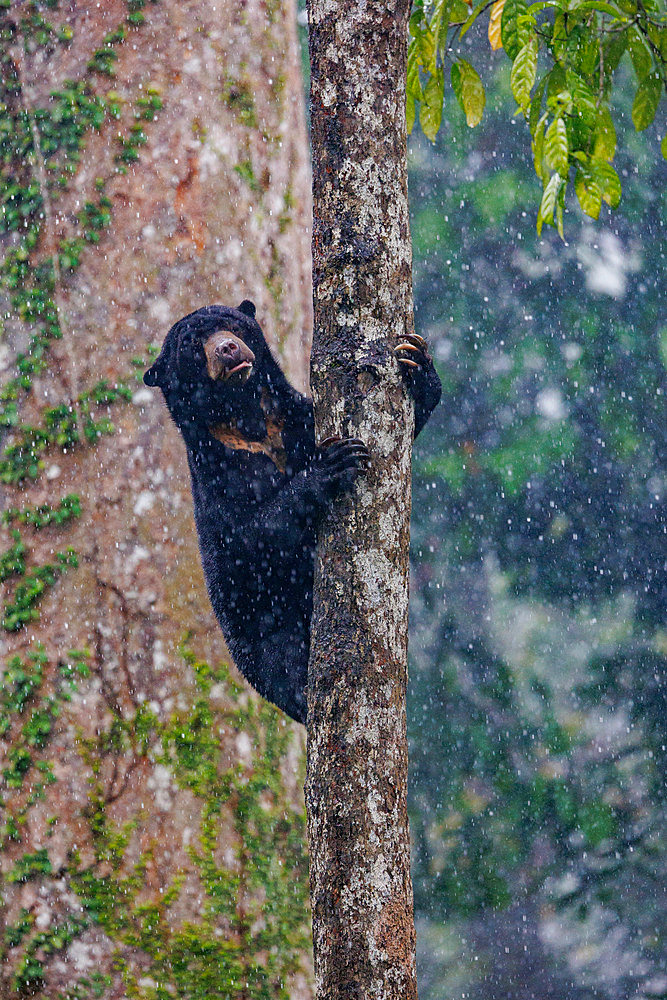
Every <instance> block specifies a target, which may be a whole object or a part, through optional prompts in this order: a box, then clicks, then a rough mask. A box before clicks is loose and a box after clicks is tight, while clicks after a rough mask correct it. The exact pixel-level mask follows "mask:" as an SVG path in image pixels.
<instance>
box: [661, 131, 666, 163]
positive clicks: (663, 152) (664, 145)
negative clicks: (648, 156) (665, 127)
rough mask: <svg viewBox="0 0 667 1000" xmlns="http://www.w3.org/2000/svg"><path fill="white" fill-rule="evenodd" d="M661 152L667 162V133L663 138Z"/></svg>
mask: <svg viewBox="0 0 667 1000" xmlns="http://www.w3.org/2000/svg"><path fill="white" fill-rule="evenodd" d="M660 152H661V153H662V155H663V156H664V158H665V159H666V160H667V133H665V135H663V137H662V141H661V143H660Z"/></svg>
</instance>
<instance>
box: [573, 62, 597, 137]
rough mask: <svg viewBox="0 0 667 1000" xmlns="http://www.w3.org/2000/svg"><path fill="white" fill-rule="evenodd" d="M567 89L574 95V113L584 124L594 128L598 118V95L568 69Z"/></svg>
mask: <svg viewBox="0 0 667 1000" xmlns="http://www.w3.org/2000/svg"><path fill="white" fill-rule="evenodd" d="M565 81H566V83H567V89H568V90H569V91H570V94H571V95H572V103H573V105H574V107H573V111H574V114H575V115H578V116H579V117H580V118H581V120H582V122H583V123H584V124H585V125H586V126H588V127H589V128H592V127H593V125H594V123H595V120H596V117H597V103H596V102H597V95H596V94H594V93H593V91H592V90H591V88H590V87H589V86H588V84H587V83H586V82H585V81H584V80H582V79H581V77H580V76H579V75H578V74H577V73H575V72H573V71H572V70H571V69H568V70H567V71H566V74H565Z"/></svg>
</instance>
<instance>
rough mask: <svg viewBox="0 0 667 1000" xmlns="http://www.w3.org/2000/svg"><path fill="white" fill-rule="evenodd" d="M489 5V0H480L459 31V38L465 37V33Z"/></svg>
mask: <svg viewBox="0 0 667 1000" xmlns="http://www.w3.org/2000/svg"><path fill="white" fill-rule="evenodd" d="M488 6H489V0H480V3H478V4H477V6H476V7H475V9H474V10H473V12H472V14H471V15H470V17H469V18H468V19H467V20H466V21H464V23H463V25H462V26H461V30H460V31H459V38H463V36H464V35H465V33H466V32H467V31H469V30H470V28H472V26H473V24H474V23H475V21H476V20H477V18H478V17H479V15H480V14H481V13H482V11H483V10H486V8H487V7H488Z"/></svg>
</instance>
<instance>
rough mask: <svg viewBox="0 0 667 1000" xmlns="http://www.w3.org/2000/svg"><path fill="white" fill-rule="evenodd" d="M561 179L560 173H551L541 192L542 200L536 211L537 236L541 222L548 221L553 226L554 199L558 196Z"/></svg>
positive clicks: (540, 230)
mask: <svg viewBox="0 0 667 1000" xmlns="http://www.w3.org/2000/svg"><path fill="white" fill-rule="evenodd" d="M562 183H563V179H562V177H561V176H560V174H552V175H551V178H550V180H549V183H548V184H547V186H546V187H545V189H544V191H543V193H542V201H541V202H540V207H539V209H538V212H537V235H538V236H539V235H540V234H541V232H542V225H543V223H545V222H546V223H548V224H549V225H551V226H553V224H554V211H555V209H556V200H557V198H558V192H559V191H560V188H561V185H562Z"/></svg>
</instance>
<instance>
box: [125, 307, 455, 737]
mask: <svg viewBox="0 0 667 1000" xmlns="http://www.w3.org/2000/svg"><path fill="white" fill-rule="evenodd" d="M395 350H396V356H397V358H398V360H399V362H403V363H402V365H401V369H402V371H403V372H404V374H405V379H406V382H407V384H408V386H409V388H410V390H411V393H412V396H413V399H414V402H415V417H416V421H415V424H416V429H415V435H416V434H418V433H419V431H420V430H421V428H422V427H423V426H424V424H425V423H426V420H427V419H428V417H429V415H430V413H431V411H432V410H433V408H434V406H435V405H436V404H437V402H438V400H439V399H440V393H441V386H440V379H439V378H438V375H437V373H436V371H435V368H434V367H433V364H432V362H431V359H430V358H429V356H428V354H427V352H426V345H425V343H424V341H422V340H421V338H419V337H416V336H414V335H413V336H412V337H410V338H406V340H405V342H404V343H402V344H399V345H397V346H396V348H395ZM144 381H145V383H146V384H147V385H150V386H159V387H160V388H161V390H162V392H163V394H164V398H165V401H166V404H167V406H168V408H169V412H170V413H171V416H172V417H173V419H174V421H175V423H176V425H177V426H178V428H179V430H180V431H181V434H182V435H183V439H184V441H185V446H186V450H187V456H188V464H189V466H190V475H191V479H192V497H193V501H194V513H195V522H196V525H197V532H198V535H199V546H200V550H201V557H202V564H203V568H204V575H205V577H206V584H207V587H208V592H209V596H210V599H211V604H212V605H213V610H214V611H215V614H216V616H217V618H218V621H219V623H220V627H221V628H222V631H223V634H224V636H225V639H226V641H227V645H228V647H229V650H230V652H231V654H232V656H233V658H234V661H235V663H236V665H237V667H238V668H239V670H240V671H241V673H242V674H243V675H244V677H246V679H247V680H248V681H249V682H250V684H252V686H253V687H254V688H255V689H256V690H257V691H258V692H259V693H260V694H261V695H262V696H263V697H264V698H267V699H268V700H269V701H272V702H274V704H276V705H278V707H279V708H281V709H282V710H283V711H284V712H286V713H287V715H289V716H290V717H291V718H293V719H296V720H297V721H298V722H302V723H305V721H306V684H307V673H308V656H309V649H310V618H311V611H312V601H313V569H314V558H315V544H316V527H317V521H318V518H319V516H320V515H321V513H322V511H323V510H324V509H325V508H326V507H327V506H328V505H329V504H330V503H331V501H332V499H333V497H334V496H335V495H336V494H337V493H339V492H340V491H341V490H345V489H349V488H350V486H351V484H352V482H353V479H354V476H355V474H356V472H357V470H358V469H359V468H360V467H361V466H362V465H363V464H365V463H366V462H367V461H368V452H367V450H366V448H365V446H364V445H363V444H362V442H361V441H358V440H357V439H354V438H348V439H343V440H340V439H331V440H328V441H325V442H322V444H321V445H320V446H317V445H316V443H315V425H314V419H313V404H312V400H310V399H308V398H307V397H306V396H302V395H301V394H300V393H298V392H297V391H296V390H295V389H294V388H293V387H292V386H291V385H290V384H289V382H288V381H287V379H286V378H285V376H284V375H283V373H282V371H281V369H280V367H279V365H278V364H277V363H276V361H275V360H274V358H273V356H272V355H271V352H270V350H269V348H268V345H267V343H266V341H265V339H264V334H263V333H262V330H261V328H260V326H259V324H258V323H257V321H256V319H255V307H254V305H253V304H252V303H251V302H248V301H244V302H242V303H241V305H240V306H239V308H238V309H231V308H228V307H226V306H219V305H212V306H206V307H204V308H203V309H198V310H197V311H196V312H193V313H190V315H189V316H185V317H184V318H183V319H181V320H179V321H178V323H176V324H175V325H174V326H173V327H172V328H171V330H170V331H169V333H168V334H167V337H166V339H165V341H164V344H163V347H162V350H161V352H160V354H159V356H158V358H157V359H156V361H155V363H154V364H153V365H152V367H151V368H149V370H148V371H147V372H146V374H145V375H144Z"/></svg>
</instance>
